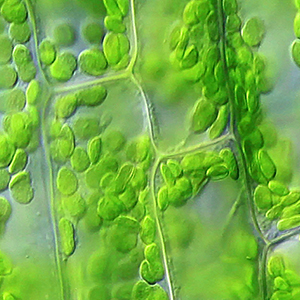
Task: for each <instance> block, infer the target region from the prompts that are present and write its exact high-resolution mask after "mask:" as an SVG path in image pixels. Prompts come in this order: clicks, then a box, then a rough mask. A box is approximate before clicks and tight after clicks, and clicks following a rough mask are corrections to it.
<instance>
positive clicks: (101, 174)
mask: <svg viewBox="0 0 300 300" xmlns="http://www.w3.org/2000/svg"><path fill="white" fill-rule="evenodd" d="M106 97H107V91H106V89H105V88H104V87H103V86H102V85H98V86H93V87H89V88H84V89H81V90H78V91H76V92H71V93H68V94H63V95H58V96H57V97H56V101H55V104H54V112H55V118H54V119H53V121H52V122H51V125H50V152H51V158H52V161H53V163H54V164H57V165H59V170H58V173H57V176H56V187H57V192H56V198H57V205H56V206H57V211H58V215H59V222H58V229H59V234H60V242H61V252H62V253H63V255H64V257H65V258H67V257H68V256H70V255H72V254H73V253H74V251H75V248H76V228H77V225H78V222H79V221H81V220H82V222H83V224H84V227H85V228H86V230H87V231H88V232H90V233H93V232H100V235H101V245H102V246H101V249H100V250H97V251H96V252H95V253H93V254H92V255H91V257H90V258H89V263H88V265H87V273H88V274H89V278H90V279H91V281H92V282H93V283H94V285H95V286H94V287H93V288H92V289H91V290H90V292H89V299H96V296H97V297H100V296H101V299H111V296H112V297H114V298H117V299H119V297H121V296H120V295H119V294H120V293H121V295H122V297H123V298H122V299H130V295H131V291H132V290H135V292H133V293H134V294H136V295H137V296H135V297H138V295H139V294H140V293H142V294H143V297H145V299H156V298H147V297H148V295H149V297H152V296H153V297H154V296H155V297H162V296H161V295H165V296H163V297H167V296H166V294H165V292H164V291H163V289H162V288H160V287H159V286H158V285H155V283H156V282H158V281H160V280H162V279H163V277H164V267H163V265H162V262H161V258H160V251H159V248H158V245H157V244H156V242H155V236H156V224H155V221H154V219H153V217H152V216H151V215H152V214H153V211H152V210H151V208H150V207H149V204H148V201H149V188H148V187H147V185H148V170H149V168H150V166H151V163H152V159H153V153H152V147H151V142H150V139H149V138H148V137H147V136H146V135H141V136H138V137H136V138H134V139H133V140H131V141H129V142H126V137H125V136H124V134H123V133H122V132H121V131H119V130H115V129H110V122H111V119H110V118H109V117H108V118H106V119H105V116H104V115H101V116H100V118H99V116H97V117H93V116H86V115H84V114H81V115H80V114H78V116H76V114H75V112H76V110H79V109H80V107H82V106H86V107H96V106H99V105H101V104H102V103H103V101H104V100H105V98H106ZM74 114H75V115H74ZM71 117H72V119H70V118H71ZM102 118H103V121H102V122H101V120H102ZM99 119H100V121H99ZM69 120H70V122H69ZM143 252H144V255H143ZM143 256H144V257H143ZM120 268H122V270H120ZM139 270H140V275H141V277H142V278H143V280H144V281H139V282H138V283H137V286H136V287H135V288H133V286H134V283H135V281H136V277H137V276H138V272H139ZM120 274H121V275H120ZM120 276H121V277H120ZM149 284H151V285H152V286H151V287H150V285H149ZM124 294H125V295H126V294H129V298H126V296H124ZM118 295H119V296H118ZM134 299H141V298H134ZM157 299H165V298H157ZM166 299H167V298H166Z"/></svg>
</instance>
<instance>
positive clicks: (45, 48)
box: [39, 39, 56, 66]
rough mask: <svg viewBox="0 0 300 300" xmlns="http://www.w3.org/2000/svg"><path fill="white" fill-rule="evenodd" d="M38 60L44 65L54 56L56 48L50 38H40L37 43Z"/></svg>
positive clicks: (50, 62) (49, 62)
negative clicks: (39, 41) (40, 40)
mask: <svg viewBox="0 0 300 300" xmlns="http://www.w3.org/2000/svg"><path fill="white" fill-rule="evenodd" d="M39 54H40V60H41V62H42V63H43V64H45V65H46V66H49V65H51V64H52V63H53V62H54V60H55V58H56V49H55V46H54V44H53V43H52V41H51V40H47V39H45V40H42V42H41V43H40V44H39Z"/></svg>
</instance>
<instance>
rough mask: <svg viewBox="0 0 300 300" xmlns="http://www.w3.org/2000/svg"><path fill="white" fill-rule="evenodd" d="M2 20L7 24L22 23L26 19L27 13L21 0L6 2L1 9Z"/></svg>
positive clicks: (8, 0) (7, 0)
mask: <svg viewBox="0 0 300 300" xmlns="http://www.w3.org/2000/svg"><path fill="white" fill-rule="evenodd" d="M1 14H2V16H3V18H4V19H5V20H6V21H7V22H9V23H12V22H14V23H17V24H21V23H23V22H24V21H25V20H26V18H27V11H26V8H25V5H24V3H23V2H22V1H21V0H6V1H4V3H3V5H2V7H1Z"/></svg>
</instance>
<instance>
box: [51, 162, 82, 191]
mask: <svg viewBox="0 0 300 300" xmlns="http://www.w3.org/2000/svg"><path fill="white" fill-rule="evenodd" d="M56 184H57V189H58V190H59V191H60V192H61V194H63V195H72V194H74V193H75V192H76V191H77V189H78V180H77V177H76V175H75V174H74V172H72V171H71V170H70V169H68V168H66V167H62V168H61V169H60V170H59V172H58V174H57V178H56Z"/></svg>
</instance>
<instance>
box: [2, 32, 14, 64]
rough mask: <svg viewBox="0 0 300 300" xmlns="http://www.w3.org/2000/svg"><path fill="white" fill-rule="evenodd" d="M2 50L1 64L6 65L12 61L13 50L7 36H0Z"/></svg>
mask: <svg viewBox="0 0 300 300" xmlns="http://www.w3.org/2000/svg"><path fill="white" fill-rule="evenodd" d="M0 49H1V54H0V63H1V64H5V63H7V62H9V61H10V59H11V57H12V49H13V45H12V42H11V40H10V38H9V37H8V36H7V35H6V34H2V35H0Z"/></svg>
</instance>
